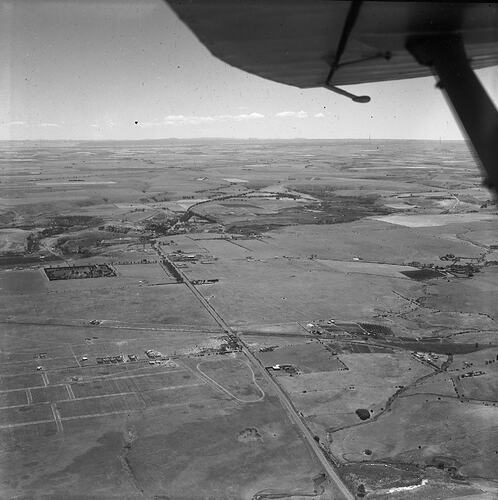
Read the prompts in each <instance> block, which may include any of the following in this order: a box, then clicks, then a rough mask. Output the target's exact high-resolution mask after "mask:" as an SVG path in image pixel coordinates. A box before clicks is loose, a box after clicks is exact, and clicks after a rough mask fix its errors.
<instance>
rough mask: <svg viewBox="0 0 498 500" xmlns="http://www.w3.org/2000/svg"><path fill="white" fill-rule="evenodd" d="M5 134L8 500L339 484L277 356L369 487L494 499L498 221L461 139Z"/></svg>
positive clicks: (346, 464) (2, 352) (2, 440)
mask: <svg viewBox="0 0 498 500" xmlns="http://www.w3.org/2000/svg"><path fill="white" fill-rule="evenodd" d="M2 148H4V149H2V151H4V150H5V151H8V152H9V155H10V156H9V157H11V158H14V159H15V160H20V161H19V162H18V161H13V162H12V163H9V162H8V161H5V162H2V165H1V166H0V171H1V173H2V174H5V176H6V177H7V178H8V182H7V183H4V184H1V185H0V413H1V414H0V420H1V422H0V447H1V449H2V453H1V454H0V471H1V472H2V473H1V474H0V497H2V498H41V499H55V500H57V499H61V500H62V499H64V500H65V499H66V498H84V497H86V498H89V497H91V498H103V499H106V498H109V499H111V498H123V499H140V498H157V499H159V498H171V499H176V498H184V499H189V500H190V499H192V500H194V499H200V498H215V499H220V500H221V499H227V500H228V499H230V500H232V499H237V500H238V499H247V500H249V499H251V500H252V499H253V498H256V496H257V495H261V496H263V497H264V496H265V495H266V497H267V498H271V495H273V497H275V498H277V497H279V498H285V497H286V498H311V497H312V498H315V499H318V500H321V499H324V498H330V497H333V498H337V499H340V498H341V494H340V493H338V490H337V489H336V487H335V486H334V485H333V484H331V483H330V482H328V481H327V480H326V481H324V482H322V479H323V476H322V474H323V473H324V470H325V469H323V468H322V465H320V462H319V461H318V458H317V456H316V455H315V453H314V452H312V448H311V447H310V444H309V443H308V444H307V443H306V442H305V441H304V439H303V436H302V433H301V432H298V430H297V427H296V426H295V425H294V424H292V423H291V419H289V414H288V412H287V411H284V408H283V406H282V405H281V403H280V402H279V400H278V398H277V396H276V394H277V393H276V392H275V390H274V388H273V386H272V385H270V384H269V383H268V382H267V381H266V382H265V380H266V379H265V378H264V377H263V376H262V372H261V371H260V370H261V369H262V367H270V366H274V365H277V364H280V365H286V364H289V365H292V366H293V367H295V369H296V370H297V372H294V373H290V372H283V371H282V370H280V371H279V370H276V371H272V370H271V369H270V370H269V371H268V373H269V374H271V376H272V377H274V379H273V380H274V382H275V383H276V384H278V385H279V386H280V387H281V388H282V389H283V390H284V391H285V394H286V395H287V396H286V397H287V398H288V399H289V400H290V403H292V405H293V407H294V408H295V409H296V412H297V418H300V419H302V421H303V422H304V424H305V425H306V426H308V428H309V430H310V431H311V434H312V436H311V437H310V441H312V437H313V436H314V437H315V441H316V444H318V445H319V446H320V447H321V450H322V451H321V453H323V454H324V455H325V456H327V457H329V458H330V460H332V461H334V463H337V464H340V467H339V469H338V470H339V473H340V474H341V475H342V476H343V477H344V478H345V480H346V481H347V483H348V484H349V485H350V487H351V489H352V491H353V492H358V488H359V487H360V485H363V486H364V487H365V488H366V490H367V492H368V496H367V498H376V499H386V500H387V499H390V498H397V499H398V498H399V499H400V500H401V499H403V500H404V499H407V500H414V499H423V500H426V499H431V498H458V497H464V496H465V495H467V496H468V495H477V498H493V495H495V497H496V494H497V489H496V487H495V486H493V484H494V483H493V481H496V470H497V465H498V463H497V458H496V457H498V455H497V453H496V451H497V450H496V449H495V448H496V445H495V443H496V439H495V437H496V436H495V433H496V432H495V431H496V425H495V422H496V417H497V415H496V411H497V410H498V407H497V406H495V405H498V400H497V398H498V396H497V394H496V387H497V383H496V381H497V376H498V375H497V368H496V367H497V366H498V362H497V361H496V356H497V354H498V350H497V349H498V344H497V343H496V333H497V332H498V324H497V318H496V303H497V300H496V296H497V290H498V281H497V275H498V274H497V267H496V260H497V259H496V255H497V254H496V245H498V240H497V239H496V234H497V232H496V229H497V224H498V222H497V214H496V206H495V205H493V204H492V203H491V202H490V201H489V193H488V192H487V191H486V190H485V189H483V188H482V187H481V186H480V179H479V176H478V175H477V170H472V169H473V168H474V167H473V160H472V157H471V155H470V154H469V152H468V150H467V149H466V146H465V144H464V143H463V142H462V143H460V142H454V143H445V142H423V141H264V142H257V141H218V140H205V141H204V140H199V141H176V140H175V141H152V142H143V143H142V142H141V143H77V142H75V143H63V142H61V143H50V144H37V143H32V144H21V143H19V144H10V143H9V144H7V145H3V146H2ZM5 148H7V149H5ZM26 165H29V168H28V167H26ZM472 172H473V173H472ZM159 254H162V255H159ZM164 256H168V258H169V259H170V260H171V261H172V262H174V263H175V265H176V266H178V268H179V269H180V270H181V271H182V272H183V273H184V274H185V276H186V277H187V279H188V280H201V281H202V280H217V281H215V282H214V283H212V284H202V283H197V284H195V285H192V287H190V286H187V285H189V284H188V283H187V284H185V283H182V282H181V280H179V279H177V278H176V277H175V275H174V273H173V271H171V269H170V270H169V271H168V268H167V267H163V266H162V265H161V260H162V259H163V258H164ZM441 257H443V259H442V258H441ZM467 264H472V266H473V268H472V269H473V271H472V273H471V274H472V275H468V273H467V275H466V276H464V274H462V273H460V275H459V274H458V273H455V272H452V271H451V269H450V266H451V265H461V266H465V265H467ZM94 265H104V266H109V268H110V269H112V270H113V271H114V272H115V274H116V276H113V277H107V278H104V277H103V278H91V279H71V280H58V281H49V280H48V279H47V276H46V273H45V272H44V268H46V267H67V266H94ZM436 268H437V272H435V269H436ZM407 270H411V271H416V273H418V274H420V275H424V276H425V277H427V279H423V280H420V281H418V280H416V279H411V278H410V277H409V276H407V275H405V274H403V272H406V271H407ZM194 286H195V288H193V287H194ZM193 291H196V292H195V294H194V293H193ZM199 293H200V294H201V295H202V297H200V296H199V295H198V294H199ZM202 298H203V300H201V299H202ZM206 304H209V306H208V305H206ZM210 307H211V308H214V309H215V313H213V311H212V310H211V309H210ZM215 318H216V319H215ZM220 318H221V319H222V320H220ZM220 325H222V326H220ZM226 325H228V326H229V327H230V328H231V329H232V331H233V332H236V333H237V334H238V335H240V337H241V339H243V340H244V341H245V342H246V343H247V345H248V346H249V348H250V349H251V351H252V352H253V353H254V354H255V355H256V356H257V358H258V359H259V361H260V362H261V366H259V364H258V363H255V362H254V361H252V360H250V358H246V357H245V355H244V354H242V353H240V352H238V353H235V354H224V355H221V354H219V352H220V348H221V347H222V346H224V347H223V348H224V349H226V346H227V332H226V331H225V330H226V329H227V328H226ZM361 325H363V326H361ZM368 325H370V326H368ZM371 325H380V326H371ZM385 332H388V333H387V334H386V333H385ZM418 339H422V340H423V341H422V340H420V341H419V340H418ZM442 339H444V343H443V342H442ZM456 344H458V345H456ZM450 345H451V346H452V347H451V349H450V351H451V355H447V352H446V351H445V349H447V348H448V346H450ZM455 345H456V347H455ZM431 346H432V347H431ZM268 347H270V348H272V350H265V348H268ZM261 349H262V350H261ZM431 349H433V350H434V351H438V352H439V355H438V356H437V357H436V356H433V355H432V354H433V353H432V351H431ZM448 349H449V348H448ZM149 350H155V351H158V352H160V353H161V356H160V357H161V358H164V359H160V360H158V361H157V362H156V360H155V359H154V360H153V359H151V358H150V357H149V355H148V354H147V351H149ZM419 350H420V351H422V350H423V351H424V352H423V354H420V353H418V354H417V353H416V352H415V351H419ZM424 356H425V357H424ZM470 372H472V376H465V377H462V375H466V374H469V373H470ZM474 372H475V373H474ZM481 372H482V373H481ZM362 417H363V418H365V419H364V420H363V419H362ZM366 417H368V418H366ZM313 443H315V442H313ZM406 487H409V488H412V489H403V488H406ZM396 488H398V489H396ZM399 488H401V489H399ZM479 495H481V497H479ZM489 495H491V496H489ZM469 498H472V497H471V496H470V497H469Z"/></svg>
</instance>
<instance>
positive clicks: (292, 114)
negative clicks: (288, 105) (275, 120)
mask: <svg viewBox="0 0 498 500" xmlns="http://www.w3.org/2000/svg"><path fill="white" fill-rule="evenodd" d="M275 116H277V117H279V118H308V113H307V112H306V111H303V110H301V111H280V113H277V114H276V115H275Z"/></svg>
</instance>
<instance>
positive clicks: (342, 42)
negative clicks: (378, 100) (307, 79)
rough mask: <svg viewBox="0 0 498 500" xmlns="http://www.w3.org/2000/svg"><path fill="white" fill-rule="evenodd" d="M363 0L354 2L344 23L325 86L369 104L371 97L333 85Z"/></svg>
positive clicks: (353, 99)
mask: <svg viewBox="0 0 498 500" xmlns="http://www.w3.org/2000/svg"><path fill="white" fill-rule="evenodd" d="M361 4H362V0H352V2H351V7H350V8H349V12H348V15H347V17H346V22H345V23H344V27H343V29H342V33H341V38H340V39H339V45H338V46H337V50H336V52H335V56H334V61H333V62H332V65H331V66H330V71H329V74H328V76H327V79H326V80H325V85H326V86H327V88H328V89H330V90H332V91H333V92H335V93H336V94H340V95H343V96H345V97H349V99H351V100H352V101H354V102H361V103H367V102H370V96H368V95H359V96H358V95H354V94H351V92H347V91H346V90H343V89H341V88H339V87H336V86H335V85H332V84H331V81H332V77H333V76H334V73H335V71H336V70H337V68H338V67H339V66H340V63H341V58H342V54H344V50H345V49H346V45H347V43H348V40H349V36H350V35H351V32H352V31H353V28H354V25H355V23H356V19H357V18H358V14H359V13H360V9H361Z"/></svg>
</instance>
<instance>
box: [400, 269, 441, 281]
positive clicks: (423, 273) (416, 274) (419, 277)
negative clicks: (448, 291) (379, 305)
mask: <svg viewBox="0 0 498 500" xmlns="http://www.w3.org/2000/svg"><path fill="white" fill-rule="evenodd" d="M401 274H404V275H405V276H407V277H408V278H411V279H412V280H416V281H424V280H430V279H433V278H442V277H444V274H443V273H440V272H439V271H436V270H435V269H416V270H414V271H401Z"/></svg>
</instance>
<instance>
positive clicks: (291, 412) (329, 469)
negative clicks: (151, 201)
mask: <svg viewBox="0 0 498 500" xmlns="http://www.w3.org/2000/svg"><path fill="white" fill-rule="evenodd" d="M155 249H156V251H157V252H158V254H159V255H160V256H161V257H162V258H163V259H165V260H166V261H168V262H169V264H171V265H172V266H173V267H174V268H175V269H176V270H177V271H178V273H179V274H180V275H181V277H182V278H183V281H184V283H185V285H186V286H187V288H188V289H189V290H190V291H191V292H192V293H193V294H194V295H195V297H196V298H197V300H199V302H200V303H201V304H202V305H203V306H204V308H205V309H206V310H207V311H208V313H209V314H210V315H211V316H212V317H213V318H214V320H215V321H216V322H217V323H218V324H219V325H220V327H221V328H222V329H223V330H224V331H225V332H226V333H227V334H228V335H230V336H232V337H235V338H237V341H238V343H239V344H240V345H241V347H242V352H243V353H244V354H245V355H246V357H247V359H248V360H249V361H250V362H251V364H252V366H253V367H254V368H255V370H256V371H258V372H259V373H260V374H261V375H262V377H263V378H264V379H265V381H266V382H267V383H268V385H269V386H270V387H272V388H273V391H274V393H275V395H276V396H277V397H278V399H279V401H280V404H281V405H282V406H283V408H284V410H285V411H286V413H287V415H288V417H289V418H290V420H291V421H292V422H293V423H294V424H295V425H296V426H297V427H298V428H299V430H300V431H301V434H302V435H303V437H304V439H305V440H306V442H307V443H308V445H309V447H310V448H311V450H312V451H313V453H314V454H315V456H316V458H317V459H318V460H319V461H320V463H321V464H322V466H323V468H324V469H325V472H326V473H327V475H328V477H329V478H330V480H331V482H332V483H334V484H335V485H336V486H337V488H338V489H339V491H340V492H341V493H342V497H343V498H344V499H346V500H354V499H355V495H353V494H352V493H351V491H349V489H348V487H347V486H346V484H345V483H344V481H343V480H342V479H341V477H340V476H339V475H338V473H337V472H336V470H335V468H334V467H333V465H332V464H331V463H330V462H329V461H328V460H327V458H326V457H325V455H324V454H323V452H322V450H321V448H320V446H319V445H318V443H317V442H316V441H315V440H314V439H313V435H312V434H311V432H310V431H309V429H308V428H307V427H306V425H305V423H304V422H303V420H302V419H301V417H300V415H299V413H298V411H297V410H296V408H295V407H294V405H293V404H292V402H291V401H290V400H289V398H288V397H287V394H286V393H285V392H284V391H283V390H282V389H281V388H280V386H279V385H278V384H277V383H276V382H275V380H274V379H273V377H271V375H270V374H269V373H268V372H267V371H266V370H265V367H264V366H263V365H262V364H261V362H260V361H259V360H258V359H257V358H256V356H254V354H253V353H252V352H251V351H250V350H249V348H248V347H247V345H246V344H245V343H244V341H242V340H241V339H240V338H239V337H238V336H237V335H236V333H235V332H234V331H233V330H232V328H231V327H230V326H229V325H228V324H227V323H226V322H225V320H224V319H223V318H222V317H221V316H220V315H219V314H218V312H217V311H216V310H215V309H214V307H213V306H212V305H211V304H210V303H209V302H208V301H207V300H206V299H205V297H204V296H203V295H202V293H200V292H199V290H198V289H197V288H196V287H195V286H194V285H193V284H192V283H191V282H190V280H189V279H188V277H187V276H186V275H185V273H184V272H183V271H182V270H181V269H180V268H177V267H176V266H175V264H174V263H173V262H172V261H170V260H169V259H168V257H167V256H166V255H164V254H163V253H162V251H161V249H160V247H159V246H155ZM334 500H339V499H338V498H334ZM341 500H342V499H341Z"/></svg>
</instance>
